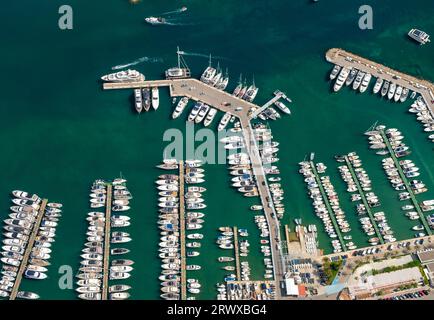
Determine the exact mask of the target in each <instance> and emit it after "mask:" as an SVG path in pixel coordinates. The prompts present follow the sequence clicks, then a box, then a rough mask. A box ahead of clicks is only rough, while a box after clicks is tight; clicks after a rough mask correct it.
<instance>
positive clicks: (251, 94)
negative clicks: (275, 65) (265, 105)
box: [243, 76, 259, 102]
mask: <svg viewBox="0 0 434 320" xmlns="http://www.w3.org/2000/svg"><path fill="white" fill-rule="evenodd" d="M258 90H259V89H258V88H257V87H256V85H255V76H253V83H252V85H251V86H250V87H249V88H248V89H247V91H246V93H245V94H244V96H243V99H244V100H246V101H249V102H252V101H253V99H255V97H256V95H257V94H258Z"/></svg>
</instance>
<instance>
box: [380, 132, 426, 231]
mask: <svg viewBox="0 0 434 320" xmlns="http://www.w3.org/2000/svg"><path fill="white" fill-rule="evenodd" d="M380 133H381V136H382V137H383V140H384V143H385V144H386V146H387V149H388V150H389V153H390V157H391V158H392V159H393V162H394V163H395V167H396V168H397V169H398V172H399V176H400V177H401V180H402V181H403V182H404V184H405V188H406V189H407V192H408V193H409V194H410V199H411V201H412V203H413V206H414V208H415V209H416V211H417V213H418V215H419V219H420V221H421V222H422V224H423V226H424V227H425V231H426V232H427V234H428V235H432V231H431V228H430V227H429V225H428V222H427V221H426V218H425V216H424V214H423V211H422V209H421V208H420V206H419V203H418V202H417V199H416V196H415V194H414V192H413V189H412V188H411V187H410V184H409V183H408V179H407V177H406V176H405V174H404V172H403V171H402V168H401V166H400V165H399V160H398V158H397V157H396V155H395V152H394V151H393V148H392V146H391V145H390V142H389V139H388V138H387V136H386V134H385V133H384V130H380Z"/></svg>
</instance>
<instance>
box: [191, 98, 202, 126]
mask: <svg viewBox="0 0 434 320" xmlns="http://www.w3.org/2000/svg"><path fill="white" fill-rule="evenodd" d="M202 105H203V103H202V102H197V103H196V104H195V105H194V107H193V109H192V110H191V112H190V114H189V115H188V121H189V122H193V121H194V119H195V118H196V117H197V114H198V113H199V110H200V109H201V108H202Z"/></svg>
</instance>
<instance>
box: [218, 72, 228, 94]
mask: <svg viewBox="0 0 434 320" xmlns="http://www.w3.org/2000/svg"><path fill="white" fill-rule="evenodd" d="M228 83H229V73H228V68H226V72H225V75H224V77H221V79H220V81H219V82H218V83H217V85H216V88H217V89H220V90H224V89H226V87H227V86H228Z"/></svg>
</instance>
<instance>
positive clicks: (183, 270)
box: [179, 160, 187, 300]
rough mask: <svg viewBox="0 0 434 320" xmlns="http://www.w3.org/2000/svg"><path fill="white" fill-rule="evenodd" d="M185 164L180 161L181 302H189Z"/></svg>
mask: <svg viewBox="0 0 434 320" xmlns="http://www.w3.org/2000/svg"><path fill="white" fill-rule="evenodd" d="M184 186H185V184H184V162H183V161H182V160H181V161H179V226H180V228H179V230H180V234H179V236H180V237H179V242H180V246H181V300H187V271H186V264H187V261H186V260H187V256H186V253H185V203H184V193H185V190H184Z"/></svg>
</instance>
